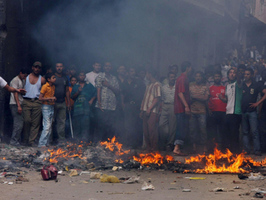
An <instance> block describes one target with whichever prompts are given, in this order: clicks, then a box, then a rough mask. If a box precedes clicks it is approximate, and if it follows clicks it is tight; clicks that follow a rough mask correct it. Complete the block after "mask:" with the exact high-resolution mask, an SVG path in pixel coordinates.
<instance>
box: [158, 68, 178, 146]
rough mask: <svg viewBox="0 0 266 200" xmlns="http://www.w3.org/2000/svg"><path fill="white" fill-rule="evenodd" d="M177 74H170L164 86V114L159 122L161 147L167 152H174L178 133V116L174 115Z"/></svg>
mask: <svg viewBox="0 0 266 200" xmlns="http://www.w3.org/2000/svg"><path fill="white" fill-rule="evenodd" d="M175 81H176V74H175V73H174V72H169V73H168V81H167V82H168V83H167V84H165V85H163V86H162V113H161V116H160V121H159V138H160V146H161V147H162V149H163V150H164V149H165V148H166V151H172V150H173V144H174V141H175V132H176V116H175V113H174V99H175Z"/></svg>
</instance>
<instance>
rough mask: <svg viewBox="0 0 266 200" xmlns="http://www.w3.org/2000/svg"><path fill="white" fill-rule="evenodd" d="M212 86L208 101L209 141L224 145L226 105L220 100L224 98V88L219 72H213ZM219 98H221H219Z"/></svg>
mask: <svg viewBox="0 0 266 200" xmlns="http://www.w3.org/2000/svg"><path fill="white" fill-rule="evenodd" d="M213 78H214V85H212V86H211V87H210V88H209V93H210V99H209V103H208V108H209V116H210V117H209V124H210V133H211V139H213V138H215V139H216V140H215V141H216V142H217V143H218V144H222V145H223V146H224V144H225V139H226V137H225V126H226V124H225V111H226V103H225V102H223V101H222V100H221V98H225V86H223V85H222V84H221V78H222V74H221V72H220V71H217V72H214V76H213ZM220 96H221V98H220Z"/></svg>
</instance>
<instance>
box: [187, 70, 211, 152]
mask: <svg viewBox="0 0 266 200" xmlns="http://www.w3.org/2000/svg"><path fill="white" fill-rule="evenodd" d="M189 94H190V112H191V115H190V119H189V132H190V138H191V141H192V144H193V153H196V152H198V150H199V148H198V146H199V145H202V146H203V151H204V152H207V130H206V110H207V109H206V104H207V100H208V98H209V95H210V94H209V89H208V88H207V86H206V84H205V81H204V76H203V73H202V72H201V71H197V72H195V82H191V83H190V84H189Z"/></svg>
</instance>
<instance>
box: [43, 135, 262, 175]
mask: <svg viewBox="0 0 266 200" xmlns="http://www.w3.org/2000/svg"><path fill="white" fill-rule="evenodd" d="M84 145H85V144H84V143H81V144H70V143H68V144H67V146H66V147H65V148H58V149H49V150H48V152H49V154H50V156H49V157H48V158H47V160H49V162H50V163H58V160H59V159H61V160H62V159H63V160H68V159H74V158H80V159H86V157H84V156H83V153H84V152H83V150H84ZM100 145H101V146H103V147H104V148H105V149H107V150H110V151H111V152H114V154H115V155H116V157H115V158H114V162H115V163H118V164H123V163H125V161H129V160H134V161H135V162H138V163H140V165H142V166H150V165H151V164H155V165H158V166H161V165H162V164H167V163H176V164H182V163H181V162H179V161H175V160H174V157H172V156H170V155H165V156H164V155H162V154H160V153H158V152H152V153H146V154H144V153H140V154H138V155H132V154H130V153H131V152H130V150H123V148H122V146H123V144H121V143H119V142H118V141H117V139H116V137H113V138H112V139H108V141H104V142H100ZM183 165H184V164H183ZM185 166H186V169H185V170H183V171H181V172H184V173H206V174H208V173H249V172H250V171H252V169H253V168H254V167H259V166H266V158H265V159H264V160H262V161H260V162H258V161H255V160H253V159H252V158H251V157H247V156H245V154H244V153H240V154H233V153H232V152H231V151H230V150H228V149H227V150H226V152H225V153H223V152H221V151H220V150H218V149H217V148H215V149H214V152H213V154H209V155H205V154H203V155H200V154H199V155H197V156H191V157H190V158H185Z"/></svg>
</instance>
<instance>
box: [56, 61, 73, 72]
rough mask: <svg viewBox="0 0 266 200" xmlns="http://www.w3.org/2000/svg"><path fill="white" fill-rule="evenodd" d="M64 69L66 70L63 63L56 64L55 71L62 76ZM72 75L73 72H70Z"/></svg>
mask: <svg viewBox="0 0 266 200" xmlns="http://www.w3.org/2000/svg"><path fill="white" fill-rule="evenodd" d="M63 69H64V66H63V63H56V65H55V70H56V72H57V73H58V74H62V72H63ZM70 73H71V71H70Z"/></svg>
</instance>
